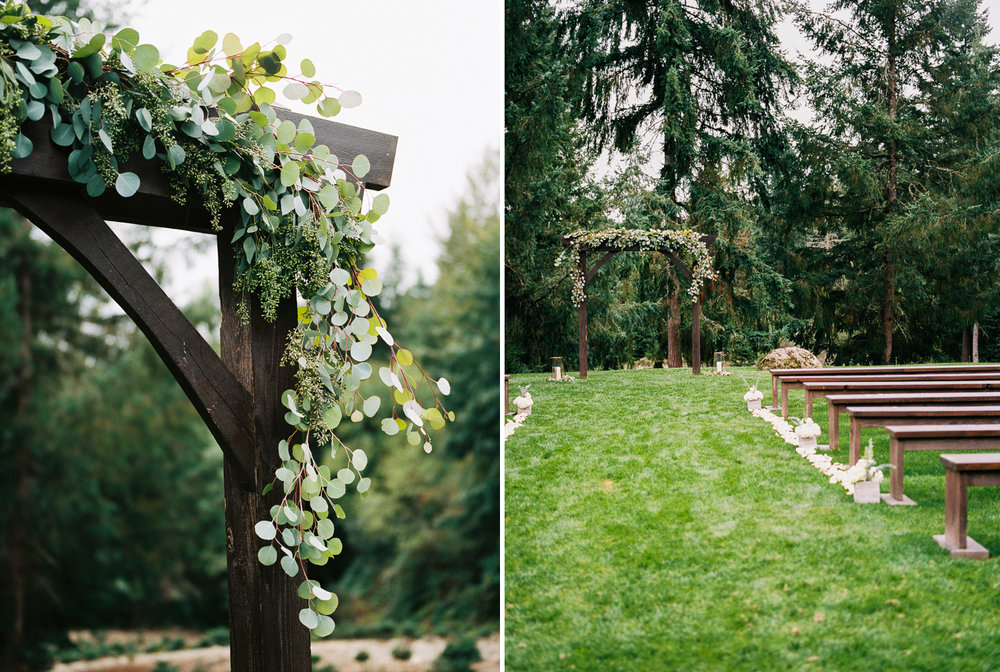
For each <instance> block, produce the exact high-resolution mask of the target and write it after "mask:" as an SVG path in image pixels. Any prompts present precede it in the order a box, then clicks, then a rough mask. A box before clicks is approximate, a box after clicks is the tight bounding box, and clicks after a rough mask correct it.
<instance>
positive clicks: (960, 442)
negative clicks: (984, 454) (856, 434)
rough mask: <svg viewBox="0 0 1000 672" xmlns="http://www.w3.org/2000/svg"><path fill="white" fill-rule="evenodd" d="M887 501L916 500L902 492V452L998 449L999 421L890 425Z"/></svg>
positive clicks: (906, 501) (902, 502)
mask: <svg viewBox="0 0 1000 672" xmlns="http://www.w3.org/2000/svg"><path fill="white" fill-rule="evenodd" d="M885 430H886V431H887V432H889V462H890V464H892V469H891V470H890V472H889V494H888V495H884V496H883V499H884V500H885V502H886V503H888V504H909V505H912V504H914V503H915V502H914V501H913V500H912V499H910V498H909V497H906V496H905V495H904V494H903V455H904V454H905V452H906V451H907V450H941V451H945V450H948V451H951V450H990V449H993V450H996V449H997V448H1000V423H991V424H985V425H888V426H886V428H885Z"/></svg>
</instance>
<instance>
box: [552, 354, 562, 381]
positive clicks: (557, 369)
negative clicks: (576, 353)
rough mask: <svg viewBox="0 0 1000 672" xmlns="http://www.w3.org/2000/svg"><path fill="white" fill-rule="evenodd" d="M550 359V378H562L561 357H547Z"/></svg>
mask: <svg viewBox="0 0 1000 672" xmlns="http://www.w3.org/2000/svg"><path fill="white" fill-rule="evenodd" d="M549 359H551V360H552V378H551V380H557V381H558V380H562V379H563V371H565V369H564V368H563V358H562V357H549Z"/></svg>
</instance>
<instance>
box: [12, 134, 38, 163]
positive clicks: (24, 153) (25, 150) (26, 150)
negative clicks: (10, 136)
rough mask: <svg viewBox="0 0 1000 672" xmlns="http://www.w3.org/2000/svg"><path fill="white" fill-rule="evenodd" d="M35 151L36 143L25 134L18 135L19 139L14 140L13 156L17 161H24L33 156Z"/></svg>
mask: <svg viewBox="0 0 1000 672" xmlns="http://www.w3.org/2000/svg"><path fill="white" fill-rule="evenodd" d="M34 149H35V145H34V143H32V142H31V140H30V139H29V138H28V136H26V135H25V134H24V133H18V134H17V137H16V138H14V151H13V152H12V154H11V156H13V157H14V158H15V159H23V158H25V157H28V156H31V152H32V150H34Z"/></svg>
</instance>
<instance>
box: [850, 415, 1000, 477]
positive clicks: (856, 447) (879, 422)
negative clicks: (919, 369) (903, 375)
mask: <svg viewBox="0 0 1000 672" xmlns="http://www.w3.org/2000/svg"><path fill="white" fill-rule="evenodd" d="M846 410H847V414H848V415H849V416H850V432H849V436H850V438H849V441H848V447H849V449H850V454H849V461H848V465H853V464H855V463H856V462H857V461H858V459H859V458H860V457H861V429H862V428H863V427H885V426H886V425H897V426H898V425H932V424H933V425H941V424H959V425H981V424H989V423H1000V404H994V405H982V406H967V405H966V406H960V405H954V406H921V405H916V404H913V405H906V406H854V405H851V406H847V408H846ZM831 446H832V444H831Z"/></svg>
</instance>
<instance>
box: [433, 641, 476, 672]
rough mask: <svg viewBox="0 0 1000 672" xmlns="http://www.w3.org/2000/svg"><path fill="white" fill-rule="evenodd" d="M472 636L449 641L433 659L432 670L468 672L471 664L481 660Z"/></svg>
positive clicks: (437, 671)
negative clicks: (436, 657) (435, 658)
mask: <svg viewBox="0 0 1000 672" xmlns="http://www.w3.org/2000/svg"><path fill="white" fill-rule="evenodd" d="M482 659H483V657H482V656H481V655H479V648H478V647H477V646H476V640H475V638H473V637H467V636H466V637H459V638H458V639H456V640H455V641H453V642H449V643H448V646H446V647H444V651H442V652H441V655H440V656H438V659H437V660H435V661H434V667H433V668H431V669H432V672H470V670H471V665H472V664H473V663H475V662H478V661H480V660H482Z"/></svg>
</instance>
